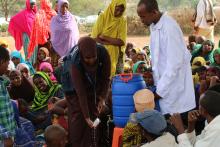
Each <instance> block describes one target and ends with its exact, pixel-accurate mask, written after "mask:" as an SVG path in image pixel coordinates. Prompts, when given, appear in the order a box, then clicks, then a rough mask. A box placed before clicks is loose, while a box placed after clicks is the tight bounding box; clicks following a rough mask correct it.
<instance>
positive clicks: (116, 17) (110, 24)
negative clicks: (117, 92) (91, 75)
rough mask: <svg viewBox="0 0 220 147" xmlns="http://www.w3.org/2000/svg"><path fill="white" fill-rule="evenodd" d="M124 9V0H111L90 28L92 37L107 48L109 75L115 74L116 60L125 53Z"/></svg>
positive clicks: (125, 23) (125, 28)
mask: <svg viewBox="0 0 220 147" xmlns="http://www.w3.org/2000/svg"><path fill="white" fill-rule="evenodd" d="M125 9H126V0H112V2H111V3H110V5H109V6H108V8H107V9H106V10H105V11H104V12H103V13H101V14H100V15H99V17H98V20H97V22H96V23H95V25H94V27H93V29H92V34H91V36H92V38H95V39H96V41H97V42H98V43H101V44H103V45H104V46H105V48H106V49H107V50H108V53H109V55H110V58H111V76H114V75H115V74H116V66H117V63H118V60H121V58H123V56H124V53H125V43H126V37H127V21H126V18H125V17H124V12H125ZM119 55H120V59H119ZM123 60H124V59H123ZM117 70H118V69H117ZM118 71H120V70H118Z"/></svg>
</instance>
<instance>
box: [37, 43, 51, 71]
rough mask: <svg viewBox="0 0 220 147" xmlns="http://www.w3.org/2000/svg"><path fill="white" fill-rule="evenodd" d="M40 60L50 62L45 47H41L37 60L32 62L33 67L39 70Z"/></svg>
mask: <svg viewBox="0 0 220 147" xmlns="http://www.w3.org/2000/svg"><path fill="white" fill-rule="evenodd" d="M42 62H49V63H50V62H51V58H50V53H49V50H48V49H47V48H45V47H41V48H40V49H39V51H38V54H37V61H36V63H35V64H34V68H35V69H36V70H37V71H39V68H40V64H41V63H42Z"/></svg>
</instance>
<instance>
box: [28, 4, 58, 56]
mask: <svg viewBox="0 0 220 147" xmlns="http://www.w3.org/2000/svg"><path fill="white" fill-rule="evenodd" d="M40 6H41V9H40V10H39V11H38V13H37V14H36V17H35V20H34V24H33V28H32V32H31V38H30V44H29V46H28V57H31V55H32V53H33V52H34V48H35V47H36V46H37V45H38V44H40V45H43V44H45V43H46V42H47V40H48V38H49V33H50V21H51V19H52V17H53V16H54V15H56V12H55V11H54V10H53V9H52V4H51V2H50V0H41V1H40Z"/></svg>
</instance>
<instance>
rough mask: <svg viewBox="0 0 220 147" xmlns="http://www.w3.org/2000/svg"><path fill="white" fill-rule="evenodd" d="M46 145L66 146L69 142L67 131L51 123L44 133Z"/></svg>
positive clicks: (50, 146) (49, 146) (52, 146)
mask: <svg viewBox="0 0 220 147" xmlns="http://www.w3.org/2000/svg"><path fill="white" fill-rule="evenodd" d="M44 137H45V141H46V147H65V146H66V144H67V132H66V131H65V129H64V128H62V127H61V126H59V125H51V126H49V127H47V128H46V130H45V133H44Z"/></svg>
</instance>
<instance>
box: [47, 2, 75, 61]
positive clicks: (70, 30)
mask: <svg viewBox="0 0 220 147" xmlns="http://www.w3.org/2000/svg"><path fill="white" fill-rule="evenodd" d="M64 3H67V4H68V5H69V2H68V1H67V0H59V1H58V14H57V15H56V16H54V17H53V18H52V20H51V42H52V46H53V48H54V50H55V51H56V52H57V53H58V54H59V55H60V56H61V57H63V56H66V55H67V54H68V53H69V51H70V50H71V49H72V47H73V46H75V45H76V44H77V42H78V39H79V30H78V26H77V23H76V20H75V17H74V16H73V15H72V14H71V13H70V12H69V11H67V12H66V13H65V14H64V15H62V13H61V7H62V5H63V4H64Z"/></svg>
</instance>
